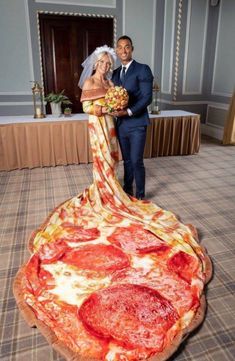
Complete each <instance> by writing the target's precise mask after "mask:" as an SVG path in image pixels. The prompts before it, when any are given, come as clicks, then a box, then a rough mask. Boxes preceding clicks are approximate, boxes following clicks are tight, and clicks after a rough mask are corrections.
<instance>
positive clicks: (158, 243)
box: [107, 224, 170, 253]
mask: <svg viewBox="0 0 235 361" xmlns="http://www.w3.org/2000/svg"><path fill="white" fill-rule="evenodd" d="M107 238H108V241H109V242H111V243H114V244H116V245H118V246H119V247H121V248H122V249H124V250H125V251H126V252H138V253H148V252H154V251H155V252H158V251H159V252H161V253H162V252H166V251H168V250H169V249H170V247H169V246H168V245H166V244H165V242H164V241H163V240H162V239H160V238H158V237H157V236H156V235H155V234H153V233H152V232H150V231H148V230H146V229H144V228H143V226H142V225H139V224H132V225H131V226H129V227H117V228H116V229H115V231H114V232H113V233H112V234H111V235H110V236H109V237H107Z"/></svg>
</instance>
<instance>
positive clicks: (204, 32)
mask: <svg viewBox="0 0 235 361" xmlns="http://www.w3.org/2000/svg"><path fill="white" fill-rule="evenodd" d="M205 6H206V8H205V20H204V31H203V42H202V58H201V69H200V82H199V89H198V90H197V91H186V81H187V73H188V71H187V70H188V54H189V33H190V31H189V30H190V24H191V15H192V11H191V10H192V0H188V12H187V28H186V39H185V52H184V69H183V86H182V94H184V95H190V94H192V95H196V94H201V93H202V86H203V72H204V64H205V51H206V35H207V33H206V29H207V26H208V14H209V3H208V0H206V2H205Z"/></svg>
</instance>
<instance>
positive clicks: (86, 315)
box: [78, 284, 179, 351]
mask: <svg viewBox="0 0 235 361" xmlns="http://www.w3.org/2000/svg"><path fill="white" fill-rule="evenodd" d="M78 315H79V317H80V319H81V320H82V322H83V324H84V325H85V327H86V328H87V329H88V330H89V331H90V332H91V333H92V334H94V335H96V336H98V337H101V338H105V339H108V340H112V339H114V340H115V341H116V342H117V343H119V344H120V345H122V346H126V347H141V348H143V347H144V348H147V349H154V350H156V351H162V349H163V345H164V338H165V335H166V332H167V331H168V330H169V329H170V328H171V327H172V326H173V325H174V323H175V322H176V321H177V319H178V318H179V316H178V313H177V311H176V310H175V308H174V307H173V306H172V304H171V302H170V301H168V300H167V299H166V298H164V297H163V296H161V295H160V293H159V292H157V291H156V290H153V289H151V288H148V287H145V286H140V285H134V284H121V285H116V286H111V287H107V288H105V289H102V290H100V291H98V292H96V293H93V294H92V295H91V296H90V297H89V298H88V299H87V300H86V301H85V302H84V303H83V304H82V306H81V307H80V310H79V311H78Z"/></svg>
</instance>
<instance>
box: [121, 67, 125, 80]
mask: <svg viewBox="0 0 235 361" xmlns="http://www.w3.org/2000/svg"><path fill="white" fill-rule="evenodd" d="M125 76H126V67H125V66H123V67H122V71H121V83H122V84H123V83H124V80H125Z"/></svg>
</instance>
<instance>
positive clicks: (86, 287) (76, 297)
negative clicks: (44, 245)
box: [43, 262, 111, 306]
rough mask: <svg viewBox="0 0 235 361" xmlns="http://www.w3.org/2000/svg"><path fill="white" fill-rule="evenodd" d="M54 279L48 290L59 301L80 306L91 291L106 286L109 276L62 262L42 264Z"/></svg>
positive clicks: (108, 283) (109, 280)
mask: <svg viewBox="0 0 235 361" xmlns="http://www.w3.org/2000/svg"><path fill="white" fill-rule="evenodd" d="M43 268H44V269H45V270H46V271H49V272H50V273H51V274H52V275H53V277H54V279H55V287H54V288H53V289H51V290H49V292H50V293H52V294H54V295H57V296H58V297H59V299H60V300H61V301H64V302H66V303H68V304H71V305H76V306H80V305H81V304H82V303H83V301H84V299H86V298H87V297H88V296H89V295H90V294H91V293H93V292H95V291H97V290H99V289H101V288H104V287H108V286H109V285H110V282H111V277H110V276H107V275H104V274H101V273H96V272H94V271H92V272H91V271H87V270H79V269H76V268H75V267H73V266H70V265H67V264H65V263H63V262H57V263H54V264H46V265H44V266H43Z"/></svg>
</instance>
